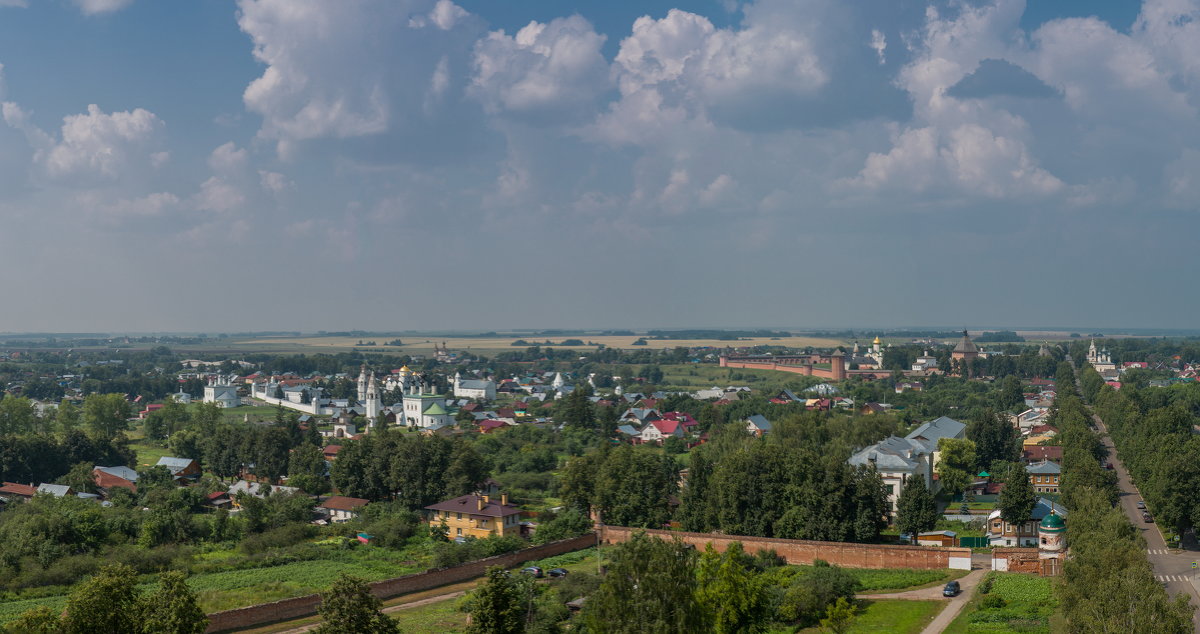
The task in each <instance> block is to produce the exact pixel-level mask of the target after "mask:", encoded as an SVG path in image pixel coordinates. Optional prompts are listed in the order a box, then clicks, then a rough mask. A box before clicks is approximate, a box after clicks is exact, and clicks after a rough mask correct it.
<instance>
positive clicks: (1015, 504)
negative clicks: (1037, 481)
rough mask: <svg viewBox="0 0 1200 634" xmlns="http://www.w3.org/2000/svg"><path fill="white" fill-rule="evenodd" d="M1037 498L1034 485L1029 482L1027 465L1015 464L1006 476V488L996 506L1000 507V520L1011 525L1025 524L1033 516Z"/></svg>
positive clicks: (1002, 490) (1001, 490)
mask: <svg viewBox="0 0 1200 634" xmlns="http://www.w3.org/2000/svg"><path fill="white" fill-rule="evenodd" d="M1036 504H1037V497H1036V496H1034V494H1033V484H1031V483H1030V482H1029V472H1028V471H1026V470H1025V465H1024V464H1023V463H1020V462H1014V463H1013V464H1012V465H1011V466H1010V467H1009V468H1008V470H1007V473H1006V474H1005V476H1004V488H1003V489H1000V499H998V500H997V501H996V506H998V507H1000V519H1002V520H1004V521H1005V522H1008V523H1009V524H1014V525H1015V524H1023V523H1025V522H1028V521H1029V518H1030V517H1032V516H1033V507H1034V505H1036Z"/></svg>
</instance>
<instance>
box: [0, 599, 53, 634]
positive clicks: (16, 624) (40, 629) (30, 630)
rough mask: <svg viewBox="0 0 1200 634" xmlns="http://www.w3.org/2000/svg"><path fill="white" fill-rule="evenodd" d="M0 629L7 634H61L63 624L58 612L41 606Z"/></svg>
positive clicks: (22, 614)
mask: <svg viewBox="0 0 1200 634" xmlns="http://www.w3.org/2000/svg"><path fill="white" fill-rule="evenodd" d="M0 627H2V629H0V631H3V632H5V633H6V634H59V633H60V632H62V631H63V622H62V618H61V617H60V616H59V613H58V611H56V610H54V609H52V608H51V607H50V606H48V605H39V606H38V607H36V608H33V609H30V610H26V611H24V612H22V613H21V615H20V616H18V617H17V618H16V619H14V620H12V621H9V622H8V623H5V624H4V625H3V626H0Z"/></svg>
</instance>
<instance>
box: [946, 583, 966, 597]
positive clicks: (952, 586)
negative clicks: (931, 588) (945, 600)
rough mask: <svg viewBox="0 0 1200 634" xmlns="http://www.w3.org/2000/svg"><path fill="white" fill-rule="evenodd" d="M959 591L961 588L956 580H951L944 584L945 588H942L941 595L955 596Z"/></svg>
mask: <svg viewBox="0 0 1200 634" xmlns="http://www.w3.org/2000/svg"><path fill="white" fill-rule="evenodd" d="M959 592H962V588H960V587H959V585H958V582H957V581H951V582H950V583H947V584H946V587H945V588H942V596H943V597H956V596H958V593H959Z"/></svg>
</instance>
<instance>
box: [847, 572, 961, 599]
mask: <svg viewBox="0 0 1200 634" xmlns="http://www.w3.org/2000/svg"><path fill="white" fill-rule="evenodd" d="M845 570H846V572H849V573H850V574H852V575H854V576H855V577H856V578H857V579H858V582H859V583H861V584H862V590H859V592H860V593H862V594H886V593H889V592H903V591H905V590H917V589H920V588H929V587H932V586H939V585H942V584H944V583H946V582H947V581H951V580H954V579H961V578H962V577H965V576H967V575H968V574H970V572H971V571H970V570H919V569H912V568H897V569H892V570H873V569H860V568H846V569H845Z"/></svg>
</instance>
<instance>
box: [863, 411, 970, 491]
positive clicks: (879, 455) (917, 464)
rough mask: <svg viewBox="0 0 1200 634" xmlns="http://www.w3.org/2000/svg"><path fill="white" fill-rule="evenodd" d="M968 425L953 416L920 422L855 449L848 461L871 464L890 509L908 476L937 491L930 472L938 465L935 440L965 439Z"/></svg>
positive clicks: (864, 464)
mask: <svg viewBox="0 0 1200 634" xmlns="http://www.w3.org/2000/svg"><path fill="white" fill-rule="evenodd" d="M966 430H967V426H966V425H964V424H963V423H960V422H958V421H956V420H954V419H952V418H948V417H945V416H943V417H941V418H938V419H936V420H932V421H929V422H927V423H923V424H921V426H920V427H917V428H916V429H914V430H913V431H912V432H911V433H909V434H908V435H907V436H905V437H904V438H899V437H897V436H890V437H888V438H884V439H883V440H881V441H879V442H877V443H875V444H874V445H870V446H868V447H864V448H863V449H860V450H859V451H857V452H855V453H854V454H853V455H852V456H850V459H849V460H848V462H849V463H850V464H851V465H854V466H874V467H875V469H876V470H877V471H878V472H879V475H880V476H881V477H882V478H883V483H884V484H885V485H887V487H888V501H889V502H890V503H891V505H892V511H893V512H895V510H896V503H897V501H898V500H899V499H900V492H901V491H903V490H904V486H905V485H906V484H908V480H909V478H922V479H924V480H925V486H926V487H927V488H928V489H929V490H930V491H931V492H935V493H936V492H937V488H936V482H935V481H934V479H933V471H934V468H935V467H936V465H937V458H938V449H937V446H938V441H939V440H941V439H942V438H966Z"/></svg>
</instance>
